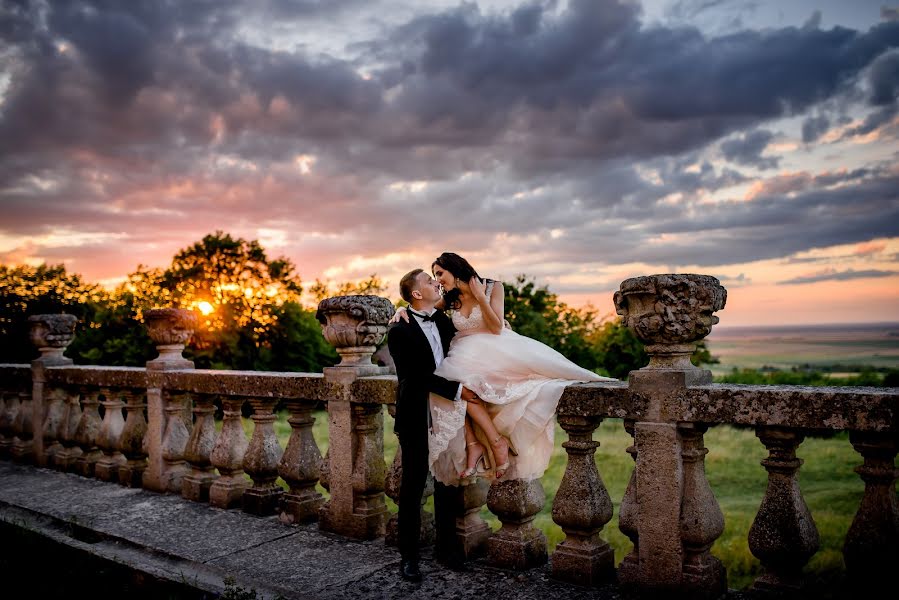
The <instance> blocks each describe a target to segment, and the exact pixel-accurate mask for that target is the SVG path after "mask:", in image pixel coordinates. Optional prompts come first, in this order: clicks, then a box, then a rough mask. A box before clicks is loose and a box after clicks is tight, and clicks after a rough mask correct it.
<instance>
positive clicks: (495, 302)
mask: <svg viewBox="0 0 899 600" xmlns="http://www.w3.org/2000/svg"><path fill="white" fill-rule="evenodd" d="M431 271H432V274H428V273H427V272H426V271H423V270H422V269H415V270H414V271H411V272H409V273H407V274H406V275H405V276H404V277H403V278H402V280H401V281H400V294H401V295H402V297H403V299H404V300H405V301H406V302H408V303H409V308H408V310H404V309H399V310H398V311H397V315H396V316H395V317H394V318H393V319H392V320H391V322H392V325H391V327H390V330H389V331H388V333H387V345H388V349H389V350H390V354H391V356H392V358H393V361H394V364H395V366H396V375H397V381H398V386H397V399H396V421H395V424H394V430H395V432H396V434H397V436H398V437H399V441H400V448H401V449H402V468H403V478H402V482H401V485H400V497H399V516H398V519H399V536H398V537H399V548H400V555H401V557H402V560H401V562H400V574H401V576H402V577H403V578H404V579H406V580H409V581H420V580H421V571H420V569H419V566H418V546H419V532H420V529H421V514H420V507H421V500H422V495H423V493H424V488H425V482H426V480H427V475H428V471H430V472H431V473H432V474H433V475H434V517H435V528H436V533H437V544H436V549H435V557H436V559H437V562H439V563H441V564H443V565H445V566H447V567H449V568H452V569H463V568H464V561H463V559H462V558H461V556H462V554H461V551H459V550H458V548H457V542H456V539H455V514H454V512H453V506H454V505H455V503H454V502H453V498H454V495H453V494H454V491H453V488H454V487H456V486H459V485H466V484H468V483H471V481H473V479H474V478H477V477H484V478H488V479H491V480H492V481H494V482H495V481H505V480H510V479H537V478H539V477H541V476H542V475H543V472H544V471H545V470H546V468H547V466H548V465H549V460H550V457H551V455H552V451H553V433H554V427H555V423H554V419H553V416H554V414H555V410H556V405H557V404H558V401H559V398H560V397H561V395H562V392H563V391H564V390H565V386H567V385H568V384H570V383H572V382H575V381H601V380H609V378H607V377H600V376H599V375H596V374H595V373H592V372H591V371H588V370H586V369H583V368H581V367H579V366H577V365H576V364H574V363H572V362H571V361H569V360H568V359H567V358H565V357H564V356H562V355H561V354H559V353H558V352H556V351H555V350H553V349H552V348H550V347H549V346H546V345H545V344H543V343H541V342H538V341H537V340H534V339H531V338H528V337H525V336H522V335H519V334H517V333H515V332H513V331H512V330H511V328H510V327H509V326H508V322H507V321H506V320H505V318H504V307H503V301H504V291H503V285H502V283H500V282H498V281H494V280H490V279H484V278H482V277H480V276H479V275H478V274H477V272H476V271H475V270H474V268H473V267H472V266H471V265H470V264H469V263H468V261H466V260H465V259H464V258H462V257H461V256H459V255H458V254H454V253H452V252H444V253H443V254H441V255H440V256H439V257H437V259H436V260H435V261H434V263H433V264H432V265H431ZM432 275H433V276H432ZM447 313H450V314H449V315H448V314H447Z"/></svg>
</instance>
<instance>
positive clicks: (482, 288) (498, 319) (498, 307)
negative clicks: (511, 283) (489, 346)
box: [468, 277, 505, 335]
mask: <svg viewBox="0 0 899 600" xmlns="http://www.w3.org/2000/svg"><path fill="white" fill-rule="evenodd" d="M468 285H469V287H470V288H471V293H472V295H473V296H474V298H475V300H477V302H478V305H480V307H481V315H482V316H483V317H484V327H486V328H487V329H488V330H489V331H490V333H494V334H496V335H499V334H500V333H502V331H503V311H504V310H505V306H504V302H505V292H504V291H503V284H502V283H500V282H499V281H495V282H494V283H493V289H492V290H491V292H490V297H489V298H488V297H487V295H486V293H485V292H486V284H484V283H481V282H480V281H478V280H477V278H476V277H472V278H471V281H470V282H469V284H468Z"/></svg>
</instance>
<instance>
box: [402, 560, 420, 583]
mask: <svg viewBox="0 0 899 600" xmlns="http://www.w3.org/2000/svg"><path fill="white" fill-rule="evenodd" d="M400 576H401V577H402V578H403V579H405V580H406V581H414V582H418V581H421V571H420V570H419V568H418V561H417V560H414V559H411V558H404V559H402V560H401V561H400Z"/></svg>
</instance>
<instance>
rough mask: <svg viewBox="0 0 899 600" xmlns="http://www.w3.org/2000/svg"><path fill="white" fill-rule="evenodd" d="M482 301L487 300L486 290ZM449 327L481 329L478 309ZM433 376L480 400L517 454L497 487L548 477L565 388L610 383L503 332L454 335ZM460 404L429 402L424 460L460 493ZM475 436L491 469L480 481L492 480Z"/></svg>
mask: <svg viewBox="0 0 899 600" xmlns="http://www.w3.org/2000/svg"><path fill="white" fill-rule="evenodd" d="M491 284H492V282H490V283H488V286H490V285H491ZM487 296H488V297H490V289H488V290H487ZM452 320H453V325H455V326H456V329H457V330H458V331H459V332H464V331H466V330H472V329H485V326H484V320H483V316H482V315H481V308H480V306H476V307H475V308H474V310H473V311H472V312H471V314H470V315H469V316H468V317H465V316H464V315H463V314H462V313H461V312H460V311H458V310H456V311H454V312H453V315H452ZM435 373H436V374H437V375H440V376H441V377H445V378H446V379H450V380H453V381H459V382H461V383H462V384H463V385H465V387H467V388H469V389H470V390H472V391H473V392H475V393H476V394H477V395H478V396H480V398H481V399H482V400H484V404H485V406H486V408H487V412H488V413H489V414H490V416H491V417H492V419H493V423H494V425H495V426H496V429H497V430H498V431H499V433H500V434H501V435H505V436H506V437H508V438H509V439H510V440H511V442H512V446H513V447H514V448H515V449H516V450H517V451H518V456H511V455H510V457H509V459H510V460H511V462H512V465H511V467H510V468H509V469H508V470H507V471H506V474H505V475H503V477H502V479H503V480H508V479H538V478H540V477H541V476H542V475H543V473H544V471H546V468H547V466H548V465H549V459H550V457H551V456H552V452H553V434H554V430H555V419H554V418H553V417H554V415H555V411H556V405H557V404H558V402H559V398H560V397H561V396H562V392H563V391H564V390H565V386H567V385H568V384H570V383H574V382H578V381H615V380H614V379H612V378H609V377H601V376H599V375H596V374H595V373H593V372H591V371H588V370H586V369H584V368H581V367H579V366H577V365H576V364H574V363H573V362H571V361H570V360H568V359H567V358H565V357H564V356H562V355H561V354H560V353H558V352H556V351H555V350H553V349H552V348H550V347H549V346H547V345H545V344H543V343H541V342H538V341H537V340H534V339H532V338H529V337H525V336H523V335H519V334H517V333H515V332H514V331H512V330H511V329H506V328H504V329H503V330H502V333H500V334H499V335H496V334H492V333H486V332H485V333H472V334H469V335H463V336H460V335H457V336H456V337H455V338H454V339H453V341H452V344H451V345H450V350H449V354H448V355H447V357H446V359H445V360H444V361H443V362H442V363H441V364H440V366H439V367H437V370H436V371H435ZM466 404H467V403H466V402H465V401H459V402H452V401H451V400H447V399H446V398H443V397H441V396H438V395H436V394H431V397H430V409H431V423H432V425H431V431H430V435H429V439H428V460H429V464H430V467H431V473H433V474H434V477H435V478H436V479H437V480H438V481H441V482H443V483H445V484H448V485H458V484H459V473H460V472H462V471H464V470H465V467H466V465H465V463H466V460H465V432H464V424H465V411H466ZM475 431H476V434H477V436H478V438H479V440H480V441H481V443H482V444H484V447H485V448H486V449H487V451H488V454H489V462H490V466H491V469H490V470H489V471H488V473H486V474H485V475H484V476H485V477H488V478H492V477H493V469H492V468H493V467H495V466H496V461H495V460H494V459H493V456H492V448H491V446H490V444H489V441H490V440H488V439H487V438H486V436H485V435H484V433H483V432H481V431H480V428H478V427H477V426H475Z"/></svg>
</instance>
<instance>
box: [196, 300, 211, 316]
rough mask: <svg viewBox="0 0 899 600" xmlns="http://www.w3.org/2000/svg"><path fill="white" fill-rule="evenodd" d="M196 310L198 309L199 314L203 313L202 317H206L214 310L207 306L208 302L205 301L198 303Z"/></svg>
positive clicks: (209, 305)
mask: <svg viewBox="0 0 899 600" xmlns="http://www.w3.org/2000/svg"><path fill="white" fill-rule="evenodd" d="M197 308H199V309H200V312H201V313H203V315H204V316H205V315H208V314H209V313H211V312H212V311H214V310H215V308H213V306H212V305H211V304H209V303H208V302H205V301H204V302H198V303H197Z"/></svg>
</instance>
